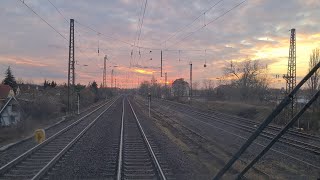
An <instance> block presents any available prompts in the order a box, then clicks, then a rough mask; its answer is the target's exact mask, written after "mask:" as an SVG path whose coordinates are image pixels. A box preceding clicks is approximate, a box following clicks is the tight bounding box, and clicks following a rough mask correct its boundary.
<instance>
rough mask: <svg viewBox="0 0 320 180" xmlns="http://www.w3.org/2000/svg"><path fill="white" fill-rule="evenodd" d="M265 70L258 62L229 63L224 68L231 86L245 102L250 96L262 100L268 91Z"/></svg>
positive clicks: (265, 67)
mask: <svg viewBox="0 0 320 180" xmlns="http://www.w3.org/2000/svg"><path fill="white" fill-rule="evenodd" d="M267 69H268V68H267V66H263V65H261V64H260V63H259V61H258V60H254V61H251V60H245V61H243V62H239V63H234V62H232V61H231V62H230V64H229V65H228V66H227V67H226V68H225V76H227V77H230V78H231V79H232V80H231V84H232V85H233V86H234V87H236V88H238V89H239V91H240V94H241V99H242V100H247V99H248V98H249V96H250V97H253V96H252V95H256V96H257V97H258V98H259V100H263V99H264V98H265V94H266V92H267V89H268V78H267Z"/></svg>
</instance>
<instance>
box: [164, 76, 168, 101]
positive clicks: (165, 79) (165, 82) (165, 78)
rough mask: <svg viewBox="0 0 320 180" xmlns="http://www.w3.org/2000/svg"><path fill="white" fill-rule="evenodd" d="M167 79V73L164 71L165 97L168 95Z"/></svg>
mask: <svg viewBox="0 0 320 180" xmlns="http://www.w3.org/2000/svg"><path fill="white" fill-rule="evenodd" d="M167 81H168V79H167V73H164V87H165V88H164V90H165V96H166V97H165V98H167V96H168V87H167Z"/></svg>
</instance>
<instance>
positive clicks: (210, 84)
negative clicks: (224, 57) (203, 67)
mask: <svg viewBox="0 0 320 180" xmlns="http://www.w3.org/2000/svg"><path fill="white" fill-rule="evenodd" d="M202 83H203V89H204V94H205V96H207V97H209V96H213V95H214V90H213V89H214V81H213V80H211V79H204V80H203V81H202Z"/></svg>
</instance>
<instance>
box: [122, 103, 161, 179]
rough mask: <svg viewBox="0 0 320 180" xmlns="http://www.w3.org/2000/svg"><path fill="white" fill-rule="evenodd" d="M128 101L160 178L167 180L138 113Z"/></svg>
mask: <svg viewBox="0 0 320 180" xmlns="http://www.w3.org/2000/svg"><path fill="white" fill-rule="evenodd" d="M127 101H128V102H129V105H130V108H131V110H132V112H133V115H134V117H135V119H136V122H137V124H138V127H139V129H140V132H141V134H142V136H143V139H144V140H145V142H146V144H147V146H148V149H149V152H150V153H151V156H152V159H153V160H154V162H155V164H156V167H157V169H158V171H159V173H160V177H161V179H163V180H166V176H165V175H164V173H163V170H162V168H161V166H160V164H159V161H158V159H157V157H156V155H155V153H154V152H153V149H152V147H151V145H150V143H149V140H148V138H147V136H146V134H145V132H144V130H143V128H142V126H141V124H140V121H139V119H138V117H137V115H136V113H135V111H134V109H133V107H132V105H131V103H130V101H129V99H127Z"/></svg>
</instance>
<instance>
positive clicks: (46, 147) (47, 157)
mask: <svg viewBox="0 0 320 180" xmlns="http://www.w3.org/2000/svg"><path fill="white" fill-rule="evenodd" d="M118 100H119V98H116V99H115V100H113V101H112V102H111V103H110V105H109V106H108V107H107V108H106V109H104V110H103V111H102V112H101V113H100V111H99V115H98V116H97V117H96V118H90V119H89V118H88V119H86V117H87V116H89V115H91V114H93V113H96V112H98V110H99V109H100V108H101V107H104V105H103V106H101V107H98V108H97V109H96V110H94V111H92V112H90V113H89V114H87V115H86V116H84V117H82V118H80V119H79V120H77V121H75V122H74V123H72V124H70V125H69V126H67V127H65V128H64V129H62V130H60V131H59V132H57V133H56V134H54V135H53V136H51V137H50V138H48V139H47V140H45V141H44V142H43V143H41V144H39V145H37V146H35V147H33V148H31V149H29V150H28V151H26V152H25V153H23V154H22V155H20V156H19V157H17V158H15V159H14V160H12V161H11V162H9V163H7V164H6V165H4V166H3V167H1V168H0V179H40V178H41V177H43V176H45V175H46V173H47V172H48V171H49V170H50V168H51V167H52V166H53V165H54V164H55V163H56V162H57V161H58V160H59V158H60V157H61V156H62V155H63V154H64V153H66V152H67V151H68V150H69V149H70V148H71V147H72V146H73V144H74V143H75V142H77V141H78V140H79V139H80V138H81V136H82V135H83V134H84V133H85V132H86V131H87V130H88V129H89V128H90V127H91V126H92V125H93V124H94V123H95V122H96V121H97V120H98V119H99V118H100V116H102V115H103V114H104V113H105V112H106V111H108V110H109V111H110V110H111V109H112V108H114V107H115V106H114V104H116V102H117V101H118Z"/></svg>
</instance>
